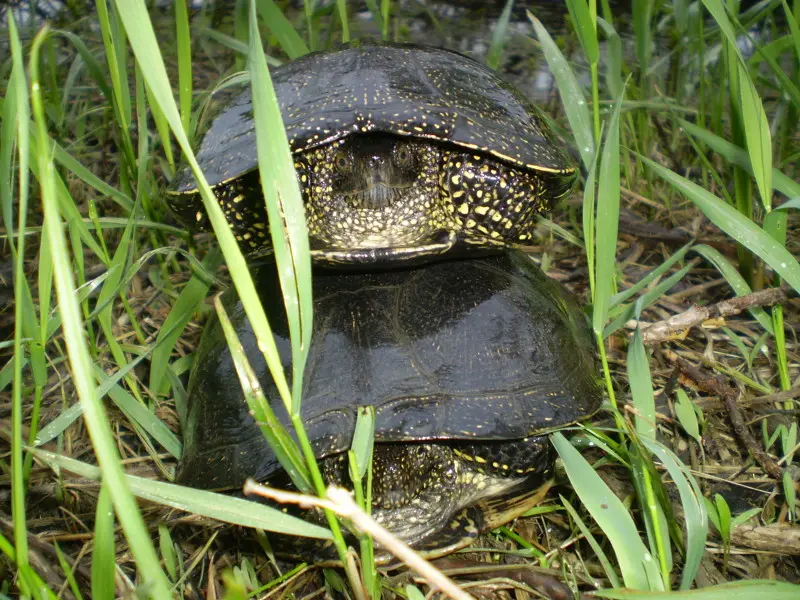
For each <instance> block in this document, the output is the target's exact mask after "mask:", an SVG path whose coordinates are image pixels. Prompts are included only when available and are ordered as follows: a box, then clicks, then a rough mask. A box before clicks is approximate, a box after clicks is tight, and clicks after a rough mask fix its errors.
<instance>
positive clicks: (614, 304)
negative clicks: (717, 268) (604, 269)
mask: <svg viewBox="0 0 800 600" xmlns="http://www.w3.org/2000/svg"><path fill="white" fill-rule="evenodd" d="M691 247H692V243H691V242H690V243H688V244H686V245H685V246H683V247H681V248H680V249H679V250H678V251H677V252H675V253H674V254H672V255H671V256H670V257H669V258H668V259H667V260H666V261H664V262H663V263H661V264H660V265H658V266H657V267H656V268H654V269H652V270H651V271H650V272H648V273H647V275H645V276H644V277H642V278H641V279H640V280H639V281H637V282H636V283H635V284H633V285H632V286H631V287H629V288H627V289H625V290H623V291H621V292H619V293H618V294H616V295H614V296H612V297H611V300H610V302H609V308H610V309H611V310H610V311H609V316H614V315H616V314H619V313H620V312H622V303H623V302H626V301H627V300H629V299H630V298H631V297H633V296H634V295H636V294H637V293H638V292H640V291H641V290H643V289H644V288H646V287H647V286H648V285H650V284H651V283H652V282H654V281H655V280H656V279H658V278H659V277H661V276H662V275H663V274H664V273H666V272H667V271H668V270H669V269H670V268H671V267H672V265H674V264H675V263H677V262H678V261H680V260H682V259H683V257H684V256H686V253H687V252H688V251H689V250H690V249H691ZM615 309H616V310H615Z"/></svg>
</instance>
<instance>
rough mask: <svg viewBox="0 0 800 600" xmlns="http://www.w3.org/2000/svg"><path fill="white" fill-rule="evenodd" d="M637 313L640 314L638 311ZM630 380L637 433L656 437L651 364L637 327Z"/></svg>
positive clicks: (632, 350) (643, 436) (629, 369)
mask: <svg viewBox="0 0 800 600" xmlns="http://www.w3.org/2000/svg"><path fill="white" fill-rule="evenodd" d="M637 304H638V303H637ZM637 312H640V311H638V310H637ZM627 364H628V380H629V381H630V386H631V396H632V397H633V406H634V408H635V409H636V421H635V423H636V432H637V433H638V434H639V436H640V437H641V438H643V439H650V440H654V439H655V437H656V402H655V396H654V395H653V381H652V379H651V377H650V363H649V361H648V358H647V351H646V350H645V348H644V342H643V341H642V330H641V329H640V328H639V326H638V325H637V326H636V330H635V331H634V332H633V338H632V339H631V343H630V346H629V347H628V363H627Z"/></svg>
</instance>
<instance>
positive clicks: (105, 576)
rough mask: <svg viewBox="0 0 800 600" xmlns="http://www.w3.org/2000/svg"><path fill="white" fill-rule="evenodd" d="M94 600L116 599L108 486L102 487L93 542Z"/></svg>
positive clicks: (114, 559)
mask: <svg viewBox="0 0 800 600" xmlns="http://www.w3.org/2000/svg"><path fill="white" fill-rule="evenodd" d="M92 542H93V548H92V598H93V599H99V600H113V598H115V585H114V580H115V578H116V566H117V562H116V556H115V552H114V507H113V505H112V504H111V495H110V494H109V493H108V486H107V485H101V486H100V494H99V495H98V497H97V507H96V510H95V519H94V538H93V540H92Z"/></svg>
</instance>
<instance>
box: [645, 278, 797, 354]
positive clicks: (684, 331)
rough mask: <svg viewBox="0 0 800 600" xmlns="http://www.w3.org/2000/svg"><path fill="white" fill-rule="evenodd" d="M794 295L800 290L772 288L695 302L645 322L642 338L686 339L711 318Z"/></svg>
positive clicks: (646, 342) (768, 303)
mask: <svg viewBox="0 0 800 600" xmlns="http://www.w3.org/2000/svg"><path fill="white" fill-rule="evenodd" d="M794 296H797V293H796V292H794V291H793V290H788V291H787V290H784V289H781V288H770V289H767V290H761V291H759V292H753V293H752V294H745V295H744V296H737V297H736V298H730V299H728V300H723V301H722V302H717V303H716V304H712V305H711V306H693V307H692V308H690V309H689V310H687V311H684V312H682V313H679V314H677V315H673V316H671V317H670V318H669V319H665V320H663V321H658V322H656V323H651V324H648V323H641V328H642V340H643V341H644V343H645V344H655V343H658V342H665V341H669V340H675V339H679V340H682V339H684V338H686V336H687V335H689V330H690V329H691V328H692V327H695V326H697V325H700V324H702V323H705V322H707V321H709V320H711V319H724V318H725V317H729V316H731V315H737V314H739V313H741V312H742V311H745V310H748V309H750V308H755V307H757V306H772V305H774V304H781V303H783V302H786V301H788V300H789V298H791V297H794Z"/></svg>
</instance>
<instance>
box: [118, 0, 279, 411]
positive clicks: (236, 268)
mask: <svg viewBox="0 0 800 600" xmlns="http://www.w3.org/2000/svg"><path fill="white" fill-rule="evenodd" d="M116 2H117V10H118V11H119V13H120V17H121V19H122V22H123V24H124V26H125V29H126V31H127V32H128V39H129V41H130V43H131V46H132V48H133V52H134V55H135V56H136V60H137V61H138V62H139V64H140V65H146V67H147V68H143V69H142V76H143V77H144V79H145V81H147V83H148V85H149V86H150V90H151V92H152V93H153V98H154V100H155V101H156V103H157V104H158V105H159V106H160V108H161V110H162V111H163V112H164V116H165V117H166V119H167V121H168V123H169V125H170V128H171V129H172V133H173V135H174V136H175V139H176V141H177V142H178V144H179V145H180V147H181V150H182V151H183V154H184V156H185V158H186V162H187V163H188V164H189V167H190V168H191V169H192V173H193V175H194V177H195V179H196V181H197V184H198V190H199V191H200V197H201V200H202V202H203V206H204V208H205V211H206V214H207V215H208V217H209V220H210V222H211V226H212V228H213V230H214V234H215V236H216V238H217V241H218V242H219V246H220V249H221V250H222V253H223V255H224V256H225V261H226V263H227V265H228V270H229V272H230V273H231V277H232V279H233V282H234V285H235V286H236V290H237V292H238V293H239V297H240V298H241V299H242V301H243V303H245V309H246V312H247V316H248V318H249V319H250V323H251V324H252V325H253V329H254V331H255V332H256V337H257V339H258V344H259V347H261V348H262V349H264V352H265V358H266V360H267V365H268V366H269V369H270V373H272V376H273V379H274V381H275V385H276V387H277V388H278V391H279V393H280V394H281V397H282V398H290V397H291V394H290V392H289V387H288V385H287V383H286V377H285V376H284V373H283V367H282V366H281V362H280V357H279V355H278V350H277V348H276V346H275V340H274V338H273V337H272V333H271V330H270V327H269V323H268V322H267V318H266V315H265V314H264V310H263V308H262V307H261V304H260V303H259V302H258V294H257V293H256V290H255V287H254V286H253V280H252V279H251V277H250V274H249V272H248V267H247V263H246V262H245V260H244V257H243V256H242V253H241V251H240V250H239V246H238V244H237V243H236V240H235V238H234V236H233V233H232V232H231V230H230V228H229V227H228V223H227V220H226V219H225V216H224V215H223V213H222V209H221V208H220V206H219V203H218V202H217V200H216V198H215V196H214V193H213V192H212V191H211V188H210V187H209V185H208V182H207V181H206V179H205V176H204V175H203V172H202V170H201V169H200V166H199V165H198V164H197V160H196V158H195V156H194V153H193V152H192V148H191V146H190V144H189V139H188V137H187V136H186V132H185V131H184V130H183V125H182V123H181V119H180V114H179V112H178V108H177V106H176V104H175V99H174V98H173V96H172V88H171V87H170V84H169V78H168V77H167V72H166V68H165V67H164V61H163V59H162V57H161V51H160V49H159V47H158V44H157V42H156V37H155V32H154V31H153V26H152V24H151V23H150V19H149V16H148V14H147V11H146V10H145V8H144V6H142V5H140V4H137V3H131V2H125V1H123V0H116ZM248 298H249V299H250V300H249V301H248V300H247V299H248Z"/></svg>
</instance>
